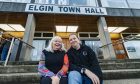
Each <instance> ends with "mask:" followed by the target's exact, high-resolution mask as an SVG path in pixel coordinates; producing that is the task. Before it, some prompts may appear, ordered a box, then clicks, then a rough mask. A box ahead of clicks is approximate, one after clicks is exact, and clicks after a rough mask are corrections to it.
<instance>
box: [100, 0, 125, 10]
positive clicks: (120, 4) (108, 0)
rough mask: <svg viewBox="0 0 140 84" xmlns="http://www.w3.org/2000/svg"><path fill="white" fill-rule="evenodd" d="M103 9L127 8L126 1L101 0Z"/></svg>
mask: <svg viewBox="0 0 140 84" xmlns="http://www.w3.org/2000/svg"><path fill="white" fill-rule="evenodd" d="M101 3H102V6H103V7H115V8H128V5H127V3H126V0H101Z"/></svg>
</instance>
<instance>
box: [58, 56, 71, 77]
mask: <svg viewBox="0 0 140 84" xmlns="http://www.w3.org/2000/svg"><path fill="white" fill-rule="evenodd" d="M68 68H69V60H68V55H67V54H65V56H64V64H63V66H62V68H61V70H60V71H59V72H58V73H57V74H56V75H57V76H66V74H67V71H68Z"/></svg>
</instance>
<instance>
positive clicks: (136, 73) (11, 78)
mask: <svg viewBox="0 0 140 84" xmlns="http://www.w3.org/2000/svg"><path fill="white" fill-rule="evenodd" d="M103 76H104V80H105V81H107V80H122V79H140V69H121V70H103ZM39 80H40V76H39V74H38V73H9V74H0V84H8V83H10V84H11V83H13V84H27V83H28V84H38V83H39Z"/></svg>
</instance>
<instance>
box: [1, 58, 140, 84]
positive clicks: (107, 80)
mask: <svg viewBox="0 0 140 84" xmlns="http://www.w3.org/2000/svg"><path fill="white" fill-rule="evenodd" d="M99 62H100V65H101V68H102V71H103V76H104V84H140V60H128V59H127V60H99ZM37 64H38V62H9V63H8V66H6V67H3V66H2V65H3V62H0V84H39V80H40V76H39V74H38V73H37Z"/></svg>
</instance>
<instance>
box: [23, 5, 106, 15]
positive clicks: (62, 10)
mask: <svg viewBox="0 0 140 84" xmlns="http://www.w3.org/2000/svg"><path fill="white" fill-rule="evenodd" d="M25 12H32V13H59V14H81V15H107V12H106V9H105V8H101V7H91V6H90V7H83V6H62V5H44V4H27V5H26V8H25Z"/></svg>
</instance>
